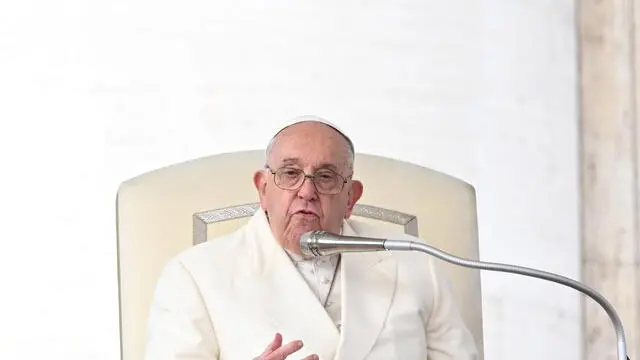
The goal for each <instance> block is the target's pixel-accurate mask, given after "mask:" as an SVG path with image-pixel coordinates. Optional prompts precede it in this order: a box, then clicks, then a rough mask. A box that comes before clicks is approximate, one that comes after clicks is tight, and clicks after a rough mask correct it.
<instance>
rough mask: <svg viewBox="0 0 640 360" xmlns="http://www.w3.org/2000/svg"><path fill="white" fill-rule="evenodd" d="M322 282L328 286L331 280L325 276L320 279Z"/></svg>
mask: <svg viewBox="0 0 640 360" xmlns="http://www.w3.org/2000/svg"><path fill="white" fill-rule="evenodd" d="M320 282H321V283H323V284H328V283H329V278H328V277H326V276H324V275H323V276H321V277H320Z"/></svg>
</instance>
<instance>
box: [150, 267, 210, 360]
mask: <svg viewBox="0 0 640 360" xmlns="http://www.w3.org/2000/svg"><path fill="white" fill-rule="evenodd" d="M218 354H219V349H218V344H217V340H216V336H215V333H214V329H213V325H212V323H211V319H210V318H209V315H208V313H207V310H206V307H205V304H204V301H203V299H202V296H201V294H200V292H199V290H198V287H197V284H196V283H195V281H194V280H193V278H192V277H191V274H190V273H189V272H188V271H187V269H186V268H185V267H184V266H183V264H182V263H181V262H180V261H179V260H177V259H173V260H171V261H169V262H168V264H167V265H166V266H165V268H164V269H163V272H162V274H161V276H160V278H159V280H158V283H157V285H156V289H155V293H154V298H153V301H152V303H151V307H150V312H149V323H148V337H147V346H146V354H145V360H217V359H218Z"/></svg>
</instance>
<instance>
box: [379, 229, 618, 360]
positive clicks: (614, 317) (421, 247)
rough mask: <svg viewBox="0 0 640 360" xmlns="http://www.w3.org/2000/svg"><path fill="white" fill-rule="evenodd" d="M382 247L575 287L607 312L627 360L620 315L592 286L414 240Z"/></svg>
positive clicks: (392, 242)
mask: <svg viewBox="0 0 640 360" xmlns="http://www.w3.org/2000/svg"><path fill="white" fill-rule="evenodd" d="M384 247H385V248H386V249H387V250H417V251H421V252H424V253H427V254H429V255H432V256H435V257H437V258H438V259H441V260H444V261H446V262H449V263H453V264H455V265H460V266H464V267H468V268H472V269H481V270H490V271H500V272H507V273H514V274H520V275H525V276H530V277H535V278H540V279H545V280H549V281H553V282H555V283H558V284H562V285H566V286H569V287H571V288H573V289H576V290H578V291H580V292H582V293H583V294H586V295H588V296H589V297H591V298H592V299H593V300H595V301H596V302H597V303H598V304H600V305H601V306H602V307H603V308H604V310H605V311H606V312H607V314H608V315H609V318H610V319H611V322H612V324H613V327H614V329H615V331H616V338H617V341H618V360H629V357H628V355H627V345H626V342H625V338H624V329H623V327H622V321H621V320H620V317H619V316H618V314H617V313H616V311H615V309H614V308H613V306H612V305H611V303H609V301H607V299H605V298H604V297H603V296H602V295H600V294H599V293H598V292H597V291H595V290H593V289H592V288H590V287H588V286H586V285H584V284H582V283H579V282H577V281H575V280H572V279H569V278H567V277H564V276H561V275H557V274H553V273H549V272H545V271H540V270H535V269H530V268H526V267H522V266H515V265H507V264H498V263H489V262H482V261H474V260H468V259H463V258H459V257H456V256H453V255H451V254H448V253H446V252H444V251H442V250H439V249H436V248H434V247H432V246H429V245H427V244H425V243H421V242H416V241H402V240H384Z"/></svg>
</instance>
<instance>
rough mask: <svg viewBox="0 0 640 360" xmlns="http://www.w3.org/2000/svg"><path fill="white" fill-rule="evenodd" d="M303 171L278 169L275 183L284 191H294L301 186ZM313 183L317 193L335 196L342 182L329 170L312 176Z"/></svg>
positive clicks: (340, 188) (338, 176)
mask: <svg viewBox="0 0 640 360" xmlns="http://www.w3.org/2000/svg"><path fill="white" fill-rule="evenodd" d="M303 179H304V171H302V170H300V169H295V168H280V169H278V170H277V171H276V173H275V182H276V185H278V187H280V188H281V189H284V190H295V189H297V188H299V187H300V185H302V181H303ZM313 182H314V184H315V186H316V189H317V190H318V192H320V193H323V194H337V193H339V192H340V190H342V185H343V183H344V181H343V180H342V178H341V177H340V175H338V174H336V173H335V172H333V171H330V170H320V171H318V172H316V173H315V175H314V176H313Z"/></svg>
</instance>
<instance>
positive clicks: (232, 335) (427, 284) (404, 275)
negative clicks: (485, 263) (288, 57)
mask: <svg viewBox="0 0 640 360" xmlns="http://www.w3.org/2000/svg"><path fill="white" fill-rule="evenodd" d="M353 169H354V148H353V144H352V142H351V140H350V139H349V138H348V137H347V136H346V135H345V134H344V133H343V132H341V131H340V130H339V129H337V128H336V127H335V126H333V125H331V124H329V123H327V122H326V121H323V120H322V119H319V118H302V119H297V120H296V121H294V123H293V124H290V125H289V126H286V127H285V128H283V129H282V130H281V131H279V132H278V133H277V134H276V135H275V136H274V137H273V138H272V140H271V142H270V144H269V146H268V148H267V152H266V164H265V167H264V169H259V170H258V171H256V173H255V174H254V176H253V182H254V184H255V187H256V189H257V192H258V197H259V199H260V205H261V211H257V212H256V214H255V215H254V216H253V217H252V218H251V220H250V221H249V222H248V224H246V225H245V226H243V227H241V228H240V229H239V230H238V231H236V232H234V233H232V234H229V235H228V236H226V237H225V238H221V239H217V240H215V241H210V242H207V243H204V244H201V245H198V246H195V247H193V248H190V249H188V250H187V251H185V252H183V253H181V254H179V255H178V256H177V257H175V258H174V259H172V260H171V261H170V262H169V263H168V264H167V266H166V267H165V269H164V271H163V273H162V275H161V277H160V279H159V281H158V285H157V289H156V293H155V296H154V301H153V304H152V307H151V313H150V322H149V340H148V344H147V353H146V359H147V360H187V359H189V360H214V359H216V360H217V359H220V360H246V359H260V360H281V359H293V358H296V359H301V358H304V359H306V360H311V359H320V360H329V359H336V360H363V359H369V360H376V359H377V360H389V359H402V360H412V359H415V360H418V359H431V360H445V359H446V360H449V359H460V360H467V359H477V357H478V354H477V350H476V346H475V343H474V339H473V338H472V336H471V334H470V332H469V331H468V329H467V328H466V327H465V325H464V324H463V322H462V319H461V317H460V315H459V313H458V311H457V309H456V307H455V305H454V301H453V299H452V297H451V295H450V293H449V291H448V289H447V287H446V286H444V285H443V284H442V280H441V278H440V277H439V275H438V274H437V273H436V272H435V270H434V266H433V263H432V261H431V260H429V259H428V258H425V257H424V256H421V257H416V255H415V254H414V253H408V252H403V253H393V252H371V253H352V254H344V255H342V256H340V255H332V256H325V257H314V258H305V256H303V254H302V252H301V250H300V245H299V240H300V236H301V234H303V233H305V232H308V231H313V230H325V231H328V232H332V233H341V234H344V235H360V236H372V237H382V236H383V235H384V232H382V231H381V230H379V229H375V228H372V227H368V226H363V225H358V226H357V227H355V225H354V224H353V222H351V221H350V220H349V218H350V216H351V213H352V210H353V207H354V205H355V204H356V202H357V201H358V200H359V199H360V197H361V195H362V193H363V189H364V186H363V184H362V183H361V182H360V181H357V180H355V179H354V178H353V176H354V174H353ZM419 255H420V254H418V256H419ZM284 339H287V340H286V341H285V340H284Z"/></svg>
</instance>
